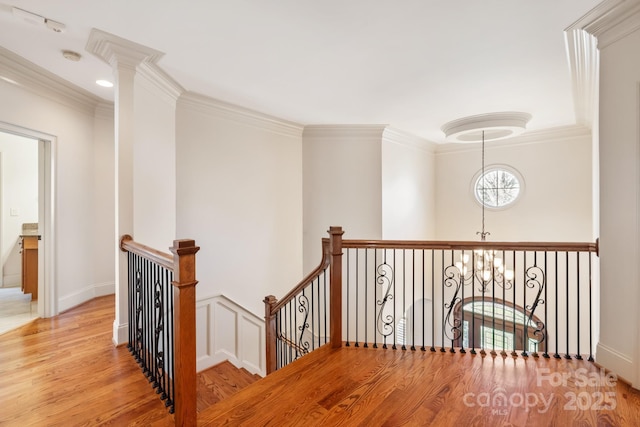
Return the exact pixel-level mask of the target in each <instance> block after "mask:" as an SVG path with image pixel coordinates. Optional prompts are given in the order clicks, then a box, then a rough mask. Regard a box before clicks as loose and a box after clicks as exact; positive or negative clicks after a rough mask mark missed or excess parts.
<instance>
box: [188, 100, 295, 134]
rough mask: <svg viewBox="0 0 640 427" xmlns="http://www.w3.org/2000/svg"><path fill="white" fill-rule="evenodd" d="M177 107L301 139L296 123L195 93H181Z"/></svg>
mask: <svg viewBox="0 0 640 427" xmlns="http://www.w3.org/2000/svg"><path fill="white" fill-rule="evenodd" d="M178 105H180V106H182V107H184V108H189V109H191V110H193V111H199V112H201V113H204V114H213V115H215V116H217V117H221V118H224V119H227V120H231V121H234V122H237V123H240V124H243V125H247V126H252V127H254V128H258V129H261V130H266V131H270V132H273V133H276V134H280V135H284V136H289V137H295V138H300V137H302V132H303V126H302V125H300V124H298V123H294V122H289V121H286V120H283V119H280V118H278V117H274V116H270V115H268V114H264V113H261V112H258V111H255V110H250V109H248V108H244V107H240V106H238V105H234V104H230V103H227V102H224V101H220V100H217V99H213V98H210V97H207V96H204V95H200V94H197V93H193V92H185V93H183V94H182V95H181V96H180V98H179V99H178Z"/></svg>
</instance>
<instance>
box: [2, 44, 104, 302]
mask: <svg viewBox="0 0 640 427" xmlns="http://www.w3.org/2000/svg"><path fill="white" fill-rule="evenodd" d="M1 56H2V57H1V58H0V71H3V73H5V75H6V73H13V72H14V71H15V68H14V64H12V63H11V58H9V59H7V57H8V56H9V55H8V54H5V53H3V55H1ZM7 64H9V65H7ZM31 68H32V69H35V67H31ZM22 72H26V69H25V71H22ZM10 75H11V76H12V78H13V79H14V80H18V81H19V80H20V78H21V77H20V75H21V74H10ZM58 85H59V84H58V83H57V82H54V81H52V82H50V83H49V86H50V87H53V88H57V86H58ZM45 86H46V85H38V84H35V85H34V86H33V87H30V86H28V85H27V84H24V85H23V86H17V85H14V84H10V83H7V82H5V81H3V80H0V99H1V100H2V102H0V122H5V123H9V124H12V125H15V126H18V127H23V128H26V129H32V130H35V131H38V132H40V133H44V134H49V135H53V136H55V137H57V145H56V147H55V149H56V151H55V152H54V153H53V157H54V171H55V177H54V178H55V206H54V209H55V218H56V221H57V222H56V230H55V232H56V233H55V234H56V241H55V248H54V251H55V277H54V282H55V283H54V284H53V286H55V287H56V295H57V297H56V299H55V301H54V302H53V303H54V305H55V306H56V310H54V311H59V310H64V309H67V308H70V307H71V306H74V305H76V304H79V303H81V302H84V301H86V300H87V299H89V298H92V297H94V296H95V295H96V293H95V286H96V284H99V283H103V282H104V281H105V280H108V279H107V278H105V277H104V276H101V277H99V278H98V277H97V276H96V272H95V271H94V265H96V263H97V262H99V261H97V260H95V259H94V255H95V252H94V247H95V244H96V239H99V237H98V236H97V235H96V233H95V230H96V229H97V228H99V227H104V224H98V223H96V216H95V197H96V195H95V192H94V190H95V187H94V182H96V180H103V179H104V180H108V181H111V180H112V176H98V175H97V173H98V172H97V170H96V168H95V167H94V166H95V163H94V162H95V160H96V159H95V157H94V154H95V152H94V139H95V136H96V135H95V130H94V114H95V107H96V105H97V103H98V101H97V100H96V99H94V98H90V97H88V96H86V95H82V94H78V95H77V97H78V99H79V101H76V100H75V99H73V98H74V96H75V95H73V94H71V95H69V93H71V92H72V90H69V91H65V92H54V91H53V90H50V89H49V88H48V87H45ZM66 89H71V88H66ZM47 243H49V242H42V243H41V244H47ZM104 244H107V243H106V242H105V243H104ZM109 244H112V240H110V241H109ZM106 262H109V261H108V260H107V261H106ZM50 285H51V284H50Z"/></svg>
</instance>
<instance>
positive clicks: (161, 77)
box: [137, 62, 185, 103]
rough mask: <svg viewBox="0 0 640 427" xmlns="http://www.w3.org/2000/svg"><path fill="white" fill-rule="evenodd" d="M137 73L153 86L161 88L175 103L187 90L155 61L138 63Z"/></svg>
mask: <svg viewBox="0 0 640 427" xmlns="http://www.w3.org/2000/svg"><path fill="white" fill-rule="evenodd" d="M137 73H138V74H139V75H140V76H142V77H144V78H145V80H146V81H147V82H149V83H150V84H151V85H152V86H153V87H155V88H157V89H159V90H160V91H161V92H162V93H163V94H164V95H166V96H167V97H168V98H169V101H170V102H172V103H175V102H176V101H177V99H178V98H179V97H180V95H182V94H183V93H184V92H185V89H184V88H183V87H182V86H180V84H178V82H176V81H175V80H174V79H173V78H172V77H171V76H169V75H168V74H167V73H165V72H164V70H163V69H162V68H160V67H159V66H158V65H156V64H154V63H150V62H143V63H142V64H140V65H138V67H137Z"/></svg>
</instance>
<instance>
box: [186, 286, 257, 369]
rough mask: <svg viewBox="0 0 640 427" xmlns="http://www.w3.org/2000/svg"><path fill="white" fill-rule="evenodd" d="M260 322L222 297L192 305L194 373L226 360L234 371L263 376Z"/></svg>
mask: <svg viewBox="0 0 640 427" xmlns="http://www.w3.org/2000/svg"><path fill="white" fill-rule="evenodd" d="M264 335H265V331H264V319H262V318H260V317H258V316H256V315H255V314H253V313H251V312H249V311H248V310H246V309H244V308H243V307H241V306H240V305H238V304H236V303H235V302H233V301H231V300H230V299H229V298H227V297H225V296H224V295H218V296H215V297H211V298H206V299H202V300H198V301H197V302H196V337H197V338H196V355H197V370H198V372H200V371H203V370H205V369H207V368H210V367H211V366H214V365H216V364H218V363H220V362H223V361H225V360H228V361H229V362H231V363H232V364H233V365H235V366H236V367H238V368H245V369H246V370H248V371H249V372H251V373H254V374H259V375H261V376H265V375H266V369H265V357H266V356H265V341H264Z"/></svg>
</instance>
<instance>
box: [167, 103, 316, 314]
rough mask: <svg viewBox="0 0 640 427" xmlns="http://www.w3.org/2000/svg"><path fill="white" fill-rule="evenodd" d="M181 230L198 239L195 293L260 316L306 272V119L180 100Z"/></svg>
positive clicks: (177, 122)
mask: <svg viewBox="0 0 640 427" xmlns="http://www.w3.org/2000/svg"><path fill="white" fill-rule="evenodd" d="M176 134H177V137H176V144H177V146H176V147H177V148H176V159H177V163H176V165H177V169H176V170H177V236H179V237H180V238H193V239H195V240H196V244H197V245H199V246H200V247H201V250H200V252H198V255H197V267H196V268H197V278H198V280H199V284H198V285H197V287H196V292H197V299H198V300H199V301H200V300H203V299H205V298H208V297H212V296H215V295H218V294H221V293H223V294H224V295H225V296H226V297H228V298H230V299H231V300H232V301H234V302H235V303H237V304H239V305H241V306H243V307H245V308H246V309H248V310H249V311H250V312H252V313H254V314H257V315H259V316H263V313H264V304H263V302H262V301H263V299H264V297H265V296H266V295H268V294H273V295H276V296H277V297H278V298H280V297H282V296H284V294H285V293H286V292H287V291H289V290H290V289H291V288H292V287H293V286H294V285H295V284H296V283H297V282H298V281H299V280H300V279H301V278H302V274H303V271H302V162H301V159H302V141H301V139H302V138H301V134H302V128H301V127H300V126H298V125H295V124H292V123H288V122H284V121H281V120H279V119H275V118H272V117H269V116H265V115H262V114H260V113H256V112H252V111H248V110H244V109H241V108H238V107H234V106H231V105H227V104H224V103H221V102H219V101H215V100H211V99H209V98H204V97H201V96H198V95H194V94H187V95H183V96H182V97H181V98H180V99H179V100H178V105H177V121H176Z"/></svg>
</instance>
